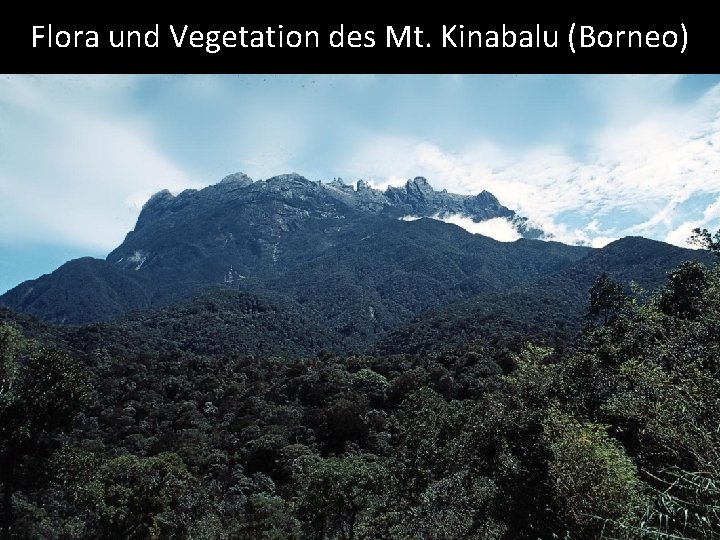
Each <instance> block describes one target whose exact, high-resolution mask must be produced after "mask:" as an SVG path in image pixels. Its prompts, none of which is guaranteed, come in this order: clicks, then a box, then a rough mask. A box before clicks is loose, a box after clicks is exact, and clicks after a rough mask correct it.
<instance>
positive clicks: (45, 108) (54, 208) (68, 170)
mask: <svg viewBox="0 0 720 540" xmlns="http://www.w3.org/2000/svg"><path fill="white" fill-rule="evenodd" d="M131 83H132V78H130V77H128V78H123V77H119V78H113V80H112V84H110V83H109V82H108V80H107V79H105V78H94V77H88V78H73V77H69V78H63V77H57V78H42V77H41V78H33V77H10V78H6V79H2V80H0V107H2V108H4V109H5V110H6V111H7V112H8V114H4V115H2V116H0V141H1V142H0V152H2V155H1V156H0V159H1V160H2V163H3V165H2V170H1V171H0V216H1V217H0V240H2V241H3V242H5V243H22V242H28V241H29V242H56V243H64V244H74V245H83V246H88V247H89V248H93V249H111V248H112V247H114V246H116V245H117V244H118V243H119V242H120V241H122V239H123V237H124V235H125V234H126V233H127V231H128V230H130V229H132V227H133V225H134V222H135V220H136V218H137V215H138V212H139V208H140V207H141V206H142V203H144V201H145V200H146V199H147V197H149V196H150V195H151V194H152V193H153V192H155V191H158V190H160V189H163V188H169V189H171V190H179V189H182V188H185V187H192V186H193V185H195V184H194V183H193V182H191V181H190V180H189V179H188V178H187V177H186V175H185V174H184V173H183V171H181V170H180V169H179V168H178V167H177V166H175V165H174V164H173V163H172V162H171V161H170V160H169V159H168V158H167V157H165V156H164V155H163V154H162V152H161V151H160V150H158V148H157V146H156V144H155V143H154V141H153V140H152V138H151V137H150V136H149V135H148V133H147V130H146V129H145V126H144V125H143V123H142V121H140V120H138V119H135V118H132V117H127V116H123V115H121V114H118V113H117V112H113V111H112V110H111V108H110V107H108V106H107V100H109V101H112V99H113V95H114V94H113V93H119V94H121V93H122V92H120V90H119V89H122V88H123V87H125V86H127V85H129V84H131ZM75 90H77V93H75ZM96 92H101V93H102V92H108V93H110V95H109V96H107V95H106V97H105V99H99V98H98V96H97V95H96ZM78 94H79V95H78ZM93 96H94V98H93ZM78 98H80V99H78ZM118 99H119V98H118Z"/></svg>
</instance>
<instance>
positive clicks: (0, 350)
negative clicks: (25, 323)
mask: <svg viewBox="0 0 720 540" xmlns="http://www.w3.org/2000/svg"><path fill="white" fill-rule="evenodd" d="M0 377H1V379H0V463H2V464H3V466H2V467H0V486H1V490H2V495H3V496H2V507H3V508H2V517H1V518H0V520H1V523H2V537H3V539H6V538H10V536H11V528H12V522H13V494H14V493H15V491H16V490H17V489H19V488H20V487H23V486H26V485H32V484H33V483H34V481H35V480H36V479H37V477H38V476H39V471H40V465H41V460H42V459H43V458H45V457H47V455H48V454H49V453H51V452H52V451H53V449H54V447H55V446H56V445H54V444H53V443H54V439H55V437H57V436H58V435H59V434H61V433H62V432H64V431H67V430H68V429H69V428H70V427H71V425H72V421H73V418H74V417H75V415H76V414H77V413H78V412H79V411H80V410H81V409H82V408H83V406H84V405H85V404H86V403H87V401H88V399H89V396H90V386H89V384H88V377H87V373H86V372H85V370H84V368H83V367H82V366H81V365H80V364H79V363H78V362H76V361H75V360H74V359H72V358H71V357H70V356H69V355H68V354H66V353H65V352H63V351H60V350H58V349H56V348H51V347H46V346H43V345H39V344H36V343H33V342H30V341H28V340H26V339H25V338H24V337H23V336H22V335H21V334H20V332H19V331H18V330H17V329H15V328H14V327H12V326H9V325H7V324H4V325H0Z"/></svg>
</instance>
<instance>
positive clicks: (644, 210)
mask: <svg viewBox="0 0 720 540" xmlns="http://www.w3.org/2000/svg"><path fill="white" fill-rule="evenodd" d="M628 80H630V81H635V79H633V78H630V79H627V78H619V79H618V80H613V83H612V85H611V86H613V85H615V86H617V88H614V89H613V92H620V91H621V90H620V88H621V87H622V83H623V81H625V82H627V81H628ZM657 80H658V81H659V85H660V86H659V88H660V90H661V91H659V93H660V94H661V95H662V97H661V98H657V99H656V100H654V101H653V100H650V101H651V103H649V104H645V105H643V107H642V110H643V111H644V112H645V113H647V114H645V115H642V114H632V115H630V114H627V115H623V114H622V111H624V110H626V109H627V108H628V107H629V106H630V105H633V104H636V102H635V101H632V100H631V101H627V100H626V101H625V102H623V101H622V100H620V99H619V98H618V99H615V98H613V99H608V111H610V109H611V108H612V107H611V104H613V103H614V104H615V105H614V107H615V108H614V109H612V111H614V112H613V114H612V115H610V117H611V120H613V121H612V122H609V124H608V125H607V126H606V127H605V128H604V129H602V130H600V131H599V132H598V133H597V134H596V135H595V136H594V137H593V138H592V139H591V145H590V147H589V148H588V149H587V151H586V152H585V157H583V158H582V159H579V158H576V157H573V156H572V155H571V154H570V153H569V152H568V151H566V150H565V149H564V148H562V147H559V146H549V145H537V146H535V147H534V148H531V149H529V150H523V151H516V150H511V149H507V148H503V147H500V146H498V145H496V144H494V143H493V142H492V141H489V140H475V141H471V142H469V143H468V144H466V145H465V146H464V147H463V148H460V149H455V150H453V151H449V150H447V149H444V148H442V147H441V146H440V145H439V144H432V143H429V142H426V141H419V140H417V139H415V138H414V137H400V136H393V137H390V136H386V137H384V138H383V139H382V141H380V142H379V144H378V145H377V146H375V145H373V144H370V143H367V144H366V145H365V146H361V147H359V148H358V153H357V154H356V155H355V156H354V158H353V160H354V162H355V163H364V164H365V165H366V170H365V174H367V175H368V176H371V177H373V178H374V179H375V180H374V185H375V186H378V187H384V186H385V185H387V184H388V183H390V178H389V177H388V176H385V177H383V170H387V169H391V170H393V171H394V172H393V177H392V179H393V181H395V179H396V178H397V177H398V176H401V177H404V178H411V177H413V176H416V175H421V176H425V177H426V178H428V180H429V181H430V183H431V184H432V185H433V187H435V188H436V189H443V188H444V189H448V190H449V191H451V192H457V193H465V194H471V193H477V192H479V191H480V190H482V189H485V190H488V191H490V192H491V193H493V194H494V195H496V196H497V197H498V199H499V200H500V202H501V203H503V204H504V205H506V206H508V207H510V208H512V209H514V210H516V211H518V212H519V213H520V214H521V215H523V216H526V217H528V218H529V219H530V220H531V221H532V222H533V223H535V224H537V225H538V226H539V227H541V228H542V229H543V230H545V231H547V232H548V233H550V234H552V235H553V236H554V239H556V240H560V241H564V242H573V243H585V244H589V245H602V244H604V243H607V242H609V241H612V240H613V239H615V238H618V237H621V236H625V235H628V234H642V235H646V236H650V237H654V238H659V239H663V238H664V239H666V240H667V241H670V242H673V243H677V244H678V245H685V242H684V240H682V239H681V235H683V234H684V232H681V229H682V225H684V223H685V222H687V221H688V214H687V212H688V211H689V210H687V209H686V208H683V203H686V202H687V201H689V200H690V199H691V198H692V197H695V196H711V197H713V198H714V202H713V203H711V204H710V205H708V206H707V207H706V209H705V211H704V212H703V215H702V221H703V222H704V223H706V224H707V223H708V221H712V220H715V223H717V220H718V219H720V199H718V196H720V85H716V86H715V87H713V88H711V89H710V90H709V91H707V92H706V94H705V95H704V96H702V97H701V98H700V99H699V100H697V101H696V102H691V103H689V104H675V105H671V104H670V103H669V99H668V98H667V94H668V92H669V90H668V89H671V88H672V85H673V84H674V83H675V81H676V77H661V78H659V79H657ZM653 81H655V79H653V78H641V80H637V81H635V83H634V84H637V85H652V84H655V83H654V82H653ZM368 156H370V157H369V158H368ZM383 178H387V180H385V181H384V180H383ZM697 218H698V220H700V218H701V217H700V216H697ZM685 228H687V227H685ZM682 230H683V231H684V229H682Z"/></svg>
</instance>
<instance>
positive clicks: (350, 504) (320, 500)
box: [298, 455, 383, 540]
mask: <svg viewBox="0 0 720 540" xmlns="http://www.w3.org/2000/svg"><path fill="white" fill-rule="evenodd" d="M382 470H383V469H382V466H381V465H380V464H379V463H377V462H376V461H374V460H373V459H371V458H370V457H369V456H363V455H358V456H342V457H330V458H327V459H318V460H313V461H309V462H308V463H307V466H306V468H305V470H304V471H303V472H302V473H301V474H300V478H299V481H300V484H301V486H302V489H301V491H300V497H299V499H298V501H299V504H298V513H299V515H300V516H301V517H302V518H303V520H304V521H305V522H306V523H308V524H309V525H310V527H311V528H312V533H314V535H313V536H314V537H316V538H328V537H330V538H341V539H343V540H353V539H354V538H356V537H357V534H358V528H359V527H361V526H362V525H363V517H364V516H366V514H367V512H368V511H369V509H370V508H371V507H373V506H377V504H376V503H377V501H376V497H379V494H380V492H381V491H382V489H383V483H382V481H381V479H382V476H383V475H382Z"/></svg>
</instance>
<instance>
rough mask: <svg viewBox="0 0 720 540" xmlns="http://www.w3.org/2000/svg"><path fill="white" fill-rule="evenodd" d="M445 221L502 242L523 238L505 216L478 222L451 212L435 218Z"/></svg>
mask: <svg viewBox="0 0 720 540" xmlns="http://www.w3.org/2000/svg"><path fill="white" fill-rule="evenodd" d="M435 219H440V220H441V221H444V222H445V223H452V224H453V225H457V226H458V227H462V228H463V229H465V230H466V231H468V232H471V233H473V234H481V235H483V236H489V237H490V238H493V239H495V240H498V241H500V242H514V241H515V240H518V239H519V238H521V235H520V233H519V232H518V231H517V229H516V228H515V226H514V225H513V224H512V223H510V222H509V221H508V220H507V219H505V218H501V217H498V218H492V219H487V220H485V221H480V222H478V223H476V222H474V221H473V220H472V219H471V218H468V217H464V216H461V215H459V214H450V215H447V216H443V217H442V218H435Z"/></svg>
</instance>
